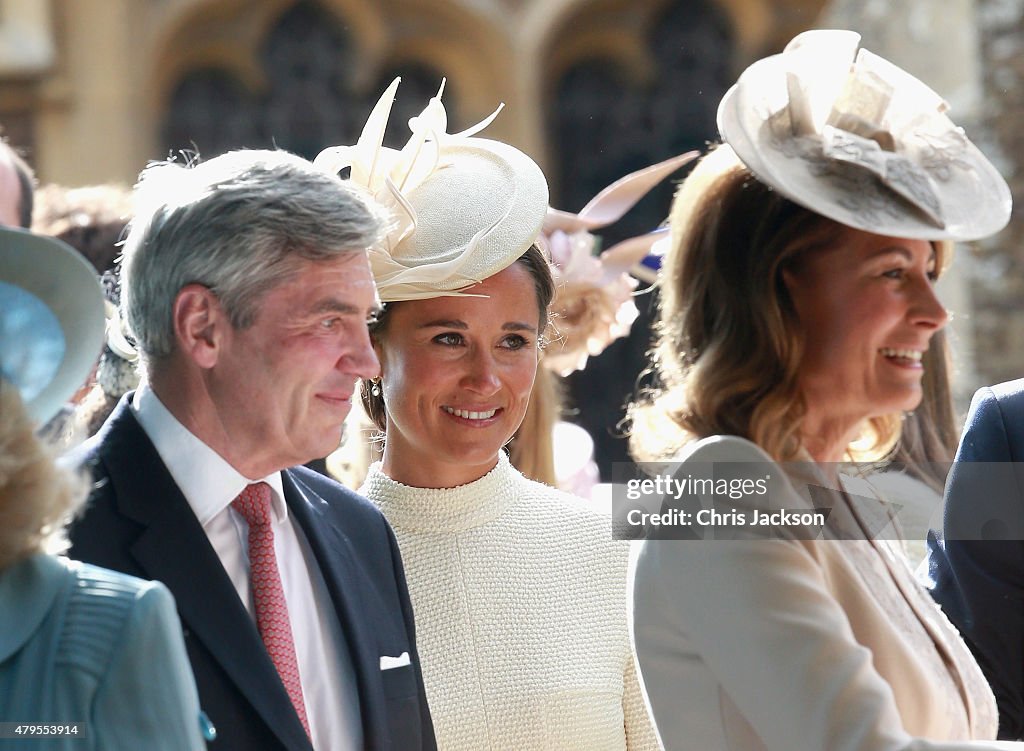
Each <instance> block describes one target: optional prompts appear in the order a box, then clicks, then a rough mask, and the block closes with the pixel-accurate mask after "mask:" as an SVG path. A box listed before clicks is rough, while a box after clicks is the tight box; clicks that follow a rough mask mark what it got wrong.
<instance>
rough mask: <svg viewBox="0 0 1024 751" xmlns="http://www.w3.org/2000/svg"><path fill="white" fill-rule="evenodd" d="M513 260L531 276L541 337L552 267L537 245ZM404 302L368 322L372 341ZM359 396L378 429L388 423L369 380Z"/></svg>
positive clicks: (381, 398) (390, 305)
mask: <svg viewBox="0 0 1024 751" xmlns="http://www.w3.org/2000/svg"><path fill="white" fill-rule="evenodd" d="M513 263H520V264H522V265H523V266H525V267H526V270H527V271H529V272H530V277H531V278H532V279H533V289H534V293H535V294H536V295H537V310H538V311H539V317H538V322H537V335H538V337H542V336H543V335H544V330H545V329H546V328H547V325H548V308H549V307H550V305H551V300H552V299H553V298H554V296H555V281H554V279H553V278H552V276H551V268H550V267H549V266H548V261H547V258H545V256H544V253H543V251H542V250H541V249H540V248H539V247H537V246H536V245H531V246H530V247H529V248H527V249H526V252H525V253H523V254H522V255H521V256H519V258H517V259H516V260H515V261H514V262H513ZM404 304H405V303H404V302H391V303H387V304H386V305H385V306H384V310H383V311H381V314H380V315H379V316H377V320H376V321H374V322H373V323H372V324H370V338H371V339H373V341H374V342H378V341H380V340H381V339H382V338H383V337H384V336H385V334H386V333H387V328H388V320H389V319H390V318H391V315H390V314H391V311H392V310H394V309H395V306H396V305H404ZM359 397H360V399H361V400H362V403H363V409H364V410H366V414H367V415H368V416H369V418H370V419H371V420H372V421H373V424H374V425H376V426H377V427H378V428H379V429H380V430H382V431H383V430H385V429H386V426H387V410H386V409H385V406H384V395H383V394H380V393H379V394H377V395H374V394H373V393H372V392H371V390H370V383H369V382H367V381H363V382H362V383H361V384H360V388H359Z"/></svg>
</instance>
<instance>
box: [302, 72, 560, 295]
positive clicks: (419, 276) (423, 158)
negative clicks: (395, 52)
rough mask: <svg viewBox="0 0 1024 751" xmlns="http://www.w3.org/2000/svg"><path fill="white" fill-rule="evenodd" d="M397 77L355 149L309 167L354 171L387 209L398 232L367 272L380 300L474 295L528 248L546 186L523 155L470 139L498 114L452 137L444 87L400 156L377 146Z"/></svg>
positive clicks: (325, 154) (340, 149) (328, 154)
mask: <svg viewBox="0 0 1024 751" xmlns="http://www.w3.org/2000/svg"><path fill="white" fill-rule="evenodd" d="M399 81H400V79H398V78H396V79H395V80H394V81H392V83H391V85H390V86H388V88H387V89H386V90H385V91H384V93H383V94H382V95H381V97H380V99H379V100H378V101H377V104H376V105H375V106H374V108H373V110H372V111H371V113H370V116H369V118H368V119H367V121H366V125H365V126H364V127H363V131H362V134H361V135H360V136H359V140H358V141H357V142H356V144H355V145H354V146H335V147H332V148H328V149H325V150H324V151H322V152H320V154H319V155H318V156H317V157H316V159H315V160H314V162H313V163H314V164H315V165H316V166H318V167H320V168H322V169H324V170H325V171H327V172H330V173H332V174H336V173H338V172H339V171H340V170H342V169H344V168H346V167H349V168H351V177H350V179H351V180H352V182H353V183H355V184H357V185H360V186H362V187H364V188H366V189H367V190H369V191H370V193H372V194H373V196H374V198H375V199H376V200H377V201H378V202H379V203H381V204H382V205H384V206H385V207H387V208H389V209H390V210H391V214H392V216H393V219H394V222H395V223H394V226H393V227H392V229H391V231H390V232H389V233H388V234H387V236H386V238H385V242H384V247H383V248H371V249H370V251H369V257H370V266H371V269H372V271H373V275H374V279H375V281H376V283H377V288H378V291H379V293H380V297H381V300H382V301H384V302H392V301H396V300H416V299H424V298H431V297H438V296H440V295H460V294H472V293H471V292H470V293H467V292H463V291H462V290H463V288H465V287H467V286H470V285H472V284H474V283H476V282H479V281H482V280H483V279H485V278H487V277H488V276H490V275H492V274H494V273H497V272H498V271H501V270H502V269H504V268H506V267H507V266H509V265H510V264H511V263H512V262H514V261H515V259H516V258H518V257H519V256H521V255H522V254H523V253H524V252H525V251H526V249H527V248H528V247H529V246H530V245H531V244H532V243H533V242H534V240H535V238H536V235H537V233H538V232H539V231H540V224H541V221H542V220H543V216H544V210H545V209H546V206H547V181H546V180H545V179H544V175H543V173H541V171H540V168H539V167H537V165H536V164H535V163H534V162H533V161H532V160H531V159H530V158H529V157H528V156H526V155H525V154H523V153H522V152H520V151H518V150H517V149H514V148H513V147H511V146H508V145H507V144H503V143H500V142H498V141H493V140H488V139H482V138H474V137H473V136H474V135H475V134H476V133H479V132H480V131H481V130H483V129H484V128H486V127H487V126H488V125H490V123H491V122H492V121H493V120H494V118H495V117H496V116H497V115H498V113H499V112H500V111H501V109H502V106H499V107H498V108H497V109H496V110H495V111H494V112H493V113H492V114H491V115H490V116H489V117H487V118H485V119H484V120H482V121H481V122H479V123H477V124H476V125H473V126H472V127H470V128H467V129H466V130H463V131H461V132H459V133H453V134H449V133H448V132H447V130H448V116H447V113H446V112H445V108H444V105H443V104H442V103H441V94H442V93H443V92H444V85H445V84H444V81H442V82H441V87H440V89H439V90H438V92H437V95H436V96H434V97H433V98H432V99H431V100H430V102H429V103H428V104H427V106H426V108H425V109H424V110H423V112H422V113H420V115H419V116H417V117H414V118H412V119H411V120H410V121H409V129H410V131H412V135H411V137H410V138H409V141H408V142H407V143H406V144H405V146H404V147H403V148H402V149H400V150H395V149H390V148H387V147H385V146H384V145H383V140H384V131H385V128H386V127H387V123H388V118H389V117H390V114H391V107H392V104H393V103H394V99H395V92H396V91H397V89H398V84H399Z"/></svg>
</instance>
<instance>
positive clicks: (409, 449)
mask: <svg viewBox="0 0 1024 751" xmlns="http://www.w3.org/2000/svg"><path fill="white" fill-rule="evenodd" d="M396 85H397V81H396V82H395V83H394V84H392V86H391V88H389V89H388V91H387V92H385V94H384V96H383V97H382V98H381V100H380V102H378V104H377V106H376V107H375V109H374V111H373V113H371V115H370V118H369V120H368V122H367V126H366V128H365V129H364V131H363V134H362V136H361V137H360V139H359V143H358V144H357V145H356V146H354V147H338V148H334V149H328V150H326V151H325V152H324V153H322V154H321V155H320V156H319V157H318V158H317V163H318V164H321V165H323V166H325V167H326V168H328V169H331V170H340V169H342V168H344V167H351V170H352V172H351V174H352V179H353V180H354V181H356V182H359V183H360V184H362V185H364V186H366V187H367V188H369V189H370V190H371V192H373V193H374V195H375V196H376V197H377V199H378V200H380V201H382V202H383V203H385V204H386V205H389V206H390V207H391V208H392V210H393V212H394V215H395V217H396V226H395V228H394V230H393V231H392V233H391V235H390V236H389V237H388V239H387V242H386V244H385V247H383V248H380V249H375V250H371V252H370V264H371V267H372V269H373V273H374V277H375V279H376V282H377V285H378V289H379V292H380V298H381V300H382V302H383V303H384V310H383V312H382V314H381V315H380V316H379V318H378V320H377V321H376V323H374V324H372V325H371V336H372V339H373V342H374V347H375V350H376V352H377V356H378V357H379V359H380V365H381V375H380V378H379V379H375V380H374V381H372V382H370V383H364V384H363V389H364V390H363V403H364V406H365V407H366V409H367V414H369V415H370V417H371V418H372V419H373V420H374V421H375V422H376V424H377V426H378V427H379V428H380V429H381V430H383V431H384V433H385V443H384V451H383V458H382V461H381V462H380V463H377V464H374V465H373V466H372V467H371V468H370V470H369V474H368V476H367V478H366V481H365V484H364V485H363V487H362V488H361V492H362V493H363V494H364V495H366V496H367V497H368V498H369V499H370V500H371V501H373V502H374V503H376V504H378V505H379V506H380V508H381V510H382V511H383V512H384V514H385V516H386V517H387V519H388V521H389V522H390V523H391V525H392V526H393V527H394V530H395V535H396V537H397V538H398V543H399V546H400V548H401V551H402V559H403V561H404V564H405V573H406V577H407V580H408V583H409V594H410V597H411V599H412V603H413V608H414V610H415V613H416V636H417V644H418V645H419V652H420V658H421V661H422V664H423V677H424V682H425V685H426V692H427V699H428V701H429V703H430V710H431V715H432V717H433V720H434V728H435V732H436V734H437V741H438V747H439V748H441V749H445V751H461V750H463V749H464V750H465V751H480V750H481V749H492V750H493V751H506V750H507V749H515V750H516V751H560V750H565V751H570V750H574V749H576V750H578V751H623V750H625V749H631V750H632V749H657V748H659V744H658V740H657V737H656V735H655V733H654V729H653V725H652V722H651V720H650V717H649V716H648V714H647V710H646V708H645V705H644V700H643V695H642V692H641V689H640V685H639V681H638V678H637V674H636V669H635V665H634V658H633V654H632V650H631V647H630V641H629V634H628V619H627V612H626V570H627V559H628V547H627V545H626V544H625V543H622V542H616V541H613V540H612V538H611V525H610V520H609V518H608V517H605V516H600V515H598V514H597V513H595V512H594V511H593V510H591V509H590V508H588V507H587V505H586V504H585V502H583V501H582V500H580V499H578V498H574V497H573V496H569V495H567V494H565V493H562V492H559V491H557V490H555V489H553V488H550V487H548V486H546V485H542V484H540V483H538V482H534V481H531V480H528V479H526V478H525V477H523V475H522V474H520V473H519V472H518V471H516V470H515V469H514V468H513V467H512V466H511V464H510V463H509V460H508V457H507V456H506V455H505V453H504V451H503V448H502V447H503V446H504V445H505V444H506V443H507V442H508V441H509V439H511V437H512V436H513V434H514V433H515V432H516V430H517V429H518V428H519V425H520V423H521V422H522V420H523V415H524V413H525V411H526V406H527V402H528V400H529V395H530V391H531V388H532V386H533V382H534V378H535V376H536V370H537V361H538V357H539V355H540V351H541V346H542V342H543V336H544V332H545V328H546V325H547V318H548V305H549V304H550V302H551V299H552V296H553V293H554V287H553V283H552V280H551V275H550V271H549V269H548V264H547V260H546V259H545V258H544V256H543V254H542V253H541V252H540V251H539V250H538V248H537V247H536V245H535V244H534V242H535V240H536V238H537V235H538V234H539V232H540V229H541V223H542V221H543V219H544V216H545V213H546V211H547V201H548V199H547V183H546V181H545V179H544V176H543V174H542V173H541V171H540V169H539V168H538V167H537V165H536V164H534V162H533V161H532V160H531V159H530V158H529V157H527V156H526V155H525V154H523V153H522V152H520V151H518V150H516V149H514V148H512V147H510V146H507V145H506V144H503V143H500V142H497V141H492V140H487V139H483V138H477V137H474V135H473V133H475V132H476V131H478V130H479V129H480V128H482V127H483V126H484V125H486V124H487V122H489V120H488V121H485V122H484V123H482V124H481V125H479V126H477V127H475V128H473V129H471V131H469V132H464V133H462V134H459V135H449V134H447V133H446V132H445V131H446V123H447V119H446V116H445V111H444V107H443V106H442V105H441V102H440V92H439V94H438V97H435V98H434V99H432V100H431V101H430V103H429V105H428V106H427V108H426V110H424V112H423V114H421V115H420V116H419V117H418V118H415V119H413V120H412V121H411V123H410V126H411V127H412V129H413V135H412V138H411V139H410V141H409V143H408V144H407V145H406V147H405V148H404V149H403V150H402V151H393V150H390V149H385V148H382V147H381V146H380V143H381V136H382V134H383V131H384V125H385V123H386V121H387V117H388V112H389V110H390V106H391V102H392V100H393V98H394V95H395V87H396Z"/></svg>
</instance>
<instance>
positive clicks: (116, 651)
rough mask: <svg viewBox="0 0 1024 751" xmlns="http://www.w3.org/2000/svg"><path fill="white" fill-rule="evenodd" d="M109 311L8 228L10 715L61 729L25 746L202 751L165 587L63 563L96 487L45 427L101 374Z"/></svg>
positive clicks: (5, 520)
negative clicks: (61, 463)
mask: <svg viewBox="0 0 1024 751" xmlns="http://www.w3.org/2000/svg"><path fill="white" fill-rule="evenodd" d="M102 311H103V308H102V297H101V294H100V289H99V285H98V284H97V283H96V281H95V278H94V275H93V274H92V272H91V271H90V270H89V267H88V265H87V264H86V263H85V262H84V261H83V260H82V259H81V258H79V257H76V254H75V252H74V251H73V250H71V249H70V248H68V247H67V246H65V245H63V244H61V243H59V242H56V241H53V240H50V239H47V238H42V237H36V236H33V235H29V234H27V233H24V232H18V231H11V230H0V415H2V416H3V419H2V420H0V719H2V720H3V721H5V722H13V723H19V724H24V725H26V726H31V725H36V724H40V726H42V725H45V726H47V728H48V729H49V730H51V731H52V733H53V734H51V735H47V736H45V739H43V738H42V737H41V736H31V739H30V738H29V737H28V736H26V737H24V738H21V739H20V743H22V744H23V745H24V747H26V748H27V747H29V746H32V747H36V746H38V747H40V748H43V747H45V748H47V749H69V750H70V749H83V748H89V749H97V750H103V749H108V750H109V751H119V750H120V749H128V748H145V749H166V751H187V750H197V749H202V748H205V747H206V746H205V743H204V742H203V735H202V734H201V732H200V731H201V727H202V729H203V730H205V732H206V738H207V739H212V738H213V737H214V735H215V733H214V730H213V728H212V727H211V726H210V725H209V724H208V723H206V722H205V719H204V718H203V717H202V716H201V713H200V711H199V704H198V698H197V694H196V687H195V682H194V681H193V678H192V673H191V671H190V670H189V666H188V659H187V656H186V654H185V646H184V643H183V641H182V636H181V631H180V628H179V626H178V618H177V615H176V613H175V609H174V601H173V599H172V598H171V595H170V594H169V593H168V591H167V589H166V588H165V587H164V586H163V585H161V584H159V583H158V582H147V581H143V580H141V579H136V578H134V577H131V576H125V575H123V574H118V573H114V572H112V571H107V570H104V569H101V568H97V567H95V566H90V565H88V564H82V563H78V562H74V561H69V560H68V559H67V558H64V557H58V555H57V554H59V553H62V552H63V551H64V550H65V549H66V547H67V540H66V538H65V530H64V527H65V524H66V523H67V522H68V520H69V519H70V517H71V516H72V515H73V514H74V513H75V512H76V511H77V510H78V509H79V507H80V505H81V504H82V502H83V501H84V500H85V497H86V495H87V493H88V485H87V482H86V478H85V477H80V476H78V475H75V474H72V473H71V472H70V471H68V470H67V469H66V468H63V467H58V466H57V464H56V462H55V455H54V451H53V449H52V448H51V447H49V446H47V445H46V444H45V443H44V442H43V441H42V440H41V439H39V438H38V437H37V436H36V435H35V433H34V428H35V426H37V425H39V424H40V423H41V422H43V421H45V420H46V419H47V418H48V417H49V416H50V414H51V413H52V412H53V411H54V410H55V409H57V408H59V407H60V406H61V405H62V404H63V403H64V400H65V398H67V396H68V395H69V394H70V393H71V392H73V391H74V390H75V389H76V388H77V387H78V385H79V382H80V381H81V380H82V379H84V378H85V377H86V375H87V373H88V372H89V369H90V368H91V367H92V363H93V360H94V359H95V355H96V353H97V352H98V351H99V346H100V341H101V337H102V328H103V312H102ZM73 724H74V727H72V725H73ZM29 730H31V727H29V728H26V732H28V731H29ZM40 732H41V730H40ZM5 737H7V738H17V737H18V736H12V735H7V736H5ZM8 742H12V741H8ZM0 745H6V742H3V741H0ZM19 747H20V746H19Z"/></svg>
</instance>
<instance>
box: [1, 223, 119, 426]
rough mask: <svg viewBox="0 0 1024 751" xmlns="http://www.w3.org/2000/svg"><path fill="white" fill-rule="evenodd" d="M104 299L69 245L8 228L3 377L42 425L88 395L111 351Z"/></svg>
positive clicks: (3, 293)
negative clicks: (102, 356) (106, 344)
mask: <svg viewBox="0 0 1024 751" xmlns="http://www.w3.org/2000/svg"><path fill="white" fill-rule="evenodd" d="M104 320H105V319H104V316H103V292H102V290H101V288H100V284H99V281H98V279H97V278H96V274H95V272H94V271H93V268H92V266H90V265H89V263H88V262H87V261H86V260H85V259H84V258H83V257H82V256H80V255H79V254H78V253H77V252H76V251H74V250H72V249H71V248H70V247H69V246H67V245H65V244H64V243H62V242H61V241H59V240H57V239H55V238H52V237H44V236H42V235H33V234H31V233H29V232H25V231H24V230H17V229H7V228H0V377H2V378H3V380H5V381H8V382H9V383H11V384H13V385H14V386H15V387H16V388H17V389H18V390H19V392H20V393H21V398H22V400H23V401H24V402H25V407H26V409H27V411H28V414H29V416H30V417H31V418H32V419H33V420H35V422H36V423H37V424H43V423H45V422H46V421H47V420H49V419H50V418H51V417H53V416H54V415H55V414H56V413H57V412H58V411H59V410H60V408H61V406H62V405H63V404H64V402H65V401H66V400H67V399H68V398H69V397H70V396H71V395H72V394H74V393H75V391H77V390H78V389H79V387H81V386H82V385H83V384H84V383H85V381H86V378H87V377H88V376H89V371H90V370H92V367H93V365H94V364H95V363H96V358H97V357H98V356H99V353H100V348H101V347H102V346H103V328H104Z"/></svg>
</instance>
